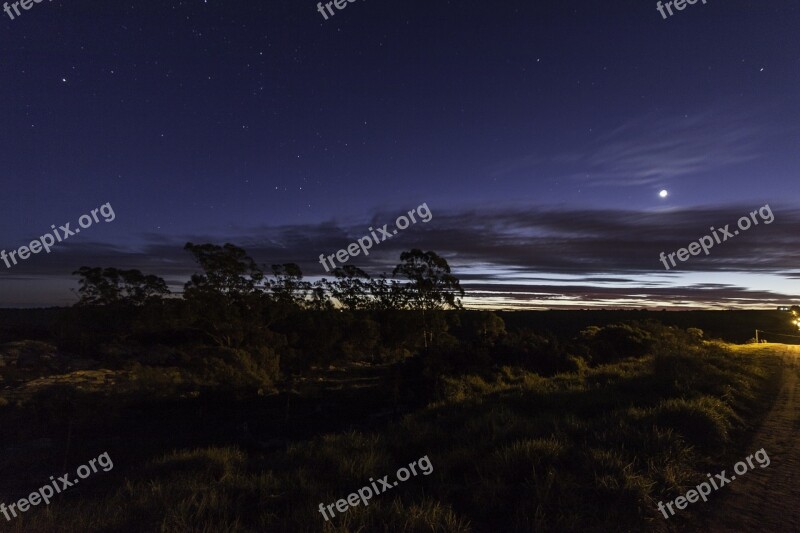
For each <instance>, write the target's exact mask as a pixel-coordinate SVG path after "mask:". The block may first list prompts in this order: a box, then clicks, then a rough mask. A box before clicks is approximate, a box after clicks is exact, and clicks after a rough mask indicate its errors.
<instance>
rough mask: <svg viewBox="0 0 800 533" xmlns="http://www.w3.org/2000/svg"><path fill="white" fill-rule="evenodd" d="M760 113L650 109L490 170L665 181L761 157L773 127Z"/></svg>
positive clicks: (592, 180) (626, 182)
mask: <svg viewBox="0 0 800 533" xmlns="http://www.w3.org/2000/svg"><path fill="white" fill-rule="evenodd" d="M758 117H759V115H758V114H757V112H756V111H755V110H751V111H749V112H744V111H741V110H738V109H730V108H728V107H725V106H718V107H717V109H714V110H710V111H703V112H698V113H694V114H691V115H689V114H678V113H674V114H673V115H671V116H670V117H665V116H664V115H663V114H662V115H660V116H659V115H656V114H649V115H645V116H641V117H637V118H633V119H630V120H628V121H627V122H625V123H624V124H621V125H619V126H617V127H616V128H614V129H612V130H610V131H608V132H607V133H605V134H601V135H598V136H597V137H596V138H595V139H593V140H592V141H591V142H589V143H587V145H585V146H582V147H581V149H580V151H566V152H562V153H559V154H555V155H552V156H549V157H548V156H544V155H542V154H529V155H525V156H521V157H517V158H514V159H511V160H509V161H505V162H502V163H498V164H497V165H495V166H494V167H493V168H491V169H489V174H490V176H493V177H497V176H501V175H504V174H510V173H514V172H519V171H522V170H531V169H537V170H540V171H545V170H546V173H547V175H558V176H562V177H564V178H567V179H575V180H579V181H580V182H581V183H584V184H591V185H604V186H641V185H654V184H660V183H663V182H665V181H667V180H671V179H674V178H683V177H686V176H694V175H699V174H704V173H708V172H711V171H718V170H721V169H725V168H729V167H731V166H733V165H738V164H742V163H745V162H748V161H752V160H755V159H757V158H758V154H759V150H758V146H759V143H762V142H764V140H765V136H766V132H767V127H766V126H762V125H759V124H761V122H763V121H762V120H760V119H759V118H758Z"/></svg>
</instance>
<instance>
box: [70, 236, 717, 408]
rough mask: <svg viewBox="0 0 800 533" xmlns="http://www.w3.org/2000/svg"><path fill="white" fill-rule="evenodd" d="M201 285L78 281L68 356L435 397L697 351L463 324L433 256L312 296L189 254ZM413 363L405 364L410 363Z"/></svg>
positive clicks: (231, 249) (355, 277)
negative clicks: (331, 373)
mask: <svg viewBox="0 0 800 533" xmlns="http://www.w3.org/2000/svg"><path fill="white" fill-rule="evenodd" d="M185 249H186V250H187V251H188V252H189V253H191V254H192V256H193V257H194V259H195V261H196V262H197V265H198V267H199V272H197V273H195V274H194V275H192V276H191V279H190V280H189V281H188V282H187V283H186V284H185V286H184V290H183V294H182V295H172V294H170V291H169V290H168V287H167V284H166V283H165V281H164V280H163V279H161V278H159V277H157V276H153V275H145V274H143V273H141V272H139V271H136V270H119V269H115V268H90V267H82V268H81V269H79V270H78V271H76V272H75V274H76V275H77V276H79V278H80V283H79V289H78V294H79V296H80V301H79V302H78V303H77V304H76V305H75V306H74V307H72V308H70V309H69V310H68V311H67V312H66V313H65V314H64V315H63V317H62V319H61V320H60V321H59V325H58V328H57V329H58V332H57V339H58V343H59V345H60V347H61V348H62V349H64V350H65V351H69V352H72V353H79V354H84V355H86V356H88V357H92V358H99V359H103V362H104V364H110V365H113V364H117V365H121V366H125V365H130V364H131V363H132V362H135V363H136V364H139V365H144V366H146V367H147V368H151V367H172V368H180V369H182V370H186V371H188V372H189V373H190V374H191V375H192V376H193V378H192V379H195V383H204V384H208V385H212V386H217V385H225V386H231V385H232V386H237V387H239V386H241V385H246V386H253V387H257V388H264V387H268V388H270V387H273V386H274V384H275V383H277V382H278V381H279V380H280V379H281V378H283V379H284V380H285V381H288V382H289V383H290V382H291V381H292V379H294V377H295V376H298V375H304V374H306V373H307V372H308V371H309V370H310V368H311V367H312V366H315V365H316V366H319V365H327V364H330V363H333V362H340V361H345V360H350V361H356V360H358V361H365V360H366V361H372V362H398V361H403V362H405V363H406V364H405V365H404V368H405V369H406V370H408V372H410V374H411V375H413V376H415V377H424V378H425V379H427V380H428V383H429V384H432V385H433V388H432V389H430V390H429V392H431V391H432V390H434V389H436V388H437V386H436V384H437V383H438V382H439V379H440V377H441V376H443V375H455V374H463V373H469V372H473V373H475V372H478V373H480V372H486V371H492V370H493V369H497V368H498V367H500V366H503V365H508V366H516V367H521V368H525V369H527V370H530V371H533V372H537V373H539V374H542V375H553V374H556V373H559V372H575V371H580V370H581V368H584V367H586V366H589V365H596V364H603V363H610V362H613V361H616V360H619V359H622V358H626V357H636V356H641V355H645V354H647V353H649V352H650V351H651V350H652V349H653V347H654V346H655V344H654V343H655V341H656V339H662V340H663V339H667V338H676V335H677V336H678V337H680V338H681V339H683V340H682V341H681V343H683V344H686V343H690V344H691V343H693V342H697V340H699V339H700V338H701V337H702V335H703V334H702V332H701V331H700V330H690V331H689V332H688V333H687V332H685V331H680V330H678V329H677V328H671V327H667V326H664V325H663V324H660V323H658V322H654V321H643V322H639V323H632V324H612V325H607V326H603V327H596V326H593V327H589V328H586V329H584V330H582V331H581V332H580V334H579V335H570V336H566V337H565V336H558V337H557V336H555V335H552V334H550V333H547V332H542V331H534V330H533V329H531V328H530V327H529V326H523V327H515V328H514V329H513V330H511V331H507V329H506V324H505V322H504V321H503V320H502V319H501V318H500V317H499V316H498V315H497V314H494V313H491V312H481V311H467V310H464V309H463V306H462V304H461V299H462V298H463V296H464V291H463V289H462V288H461V286H460V283H459V280H458V279H457V278H456V277H455V276H454V275H453V274H452V272H451V269H450V266H449V265H448V263H447V261H446V260H445V259H443V258H442V257H440V256H438V255H437V254H436V253H434V252H423V251H421V250H418V249H413V250H409V251H406V252H403V253H402V254H401V255H400V263H398V265H397V266H396V267H395V268H394V269H393V271H392V273H391V275H390V276H387V275H385V274H384V275H381V276H379V277H371V276H369V275H368V274H367V273H365V272H364V271H363V270H361V269H359V268H357V267H355V266H345V267H342V268H339V269H337V270H336V271H335V272H333V275H334V278H333V279H331V280H328V279H321V280H319V281H317V282H315V283H310V282H308V281H305V280H304V279H303V273H302V271H301V269H300V268H299V267H298V265H296V264H293V263H288V264H279V265H272V266H271V269H270V271H271V272H270V273H267V272H266V271H265V270H266V269H265V268H262V267H259V266H258V265H257V264H256V262H255V261H254V260H253V259H252V258H251V257H250V256H249V255H248V254H247V253H246V252H245V250H243V249H242V248H239V247H237V246H234V245H232V244H226V245H224V246H218V245H213V244H202V245H196V244H192V243H188V244H187V245H186V247H185ZM415 356H416V357H415Z"/></svg>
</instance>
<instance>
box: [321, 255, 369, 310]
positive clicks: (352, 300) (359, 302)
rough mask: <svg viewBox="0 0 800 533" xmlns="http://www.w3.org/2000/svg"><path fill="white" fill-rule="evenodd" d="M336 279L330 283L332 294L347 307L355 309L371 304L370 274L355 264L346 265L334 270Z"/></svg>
mask: <svg viewBox="0 0 800 533" xmlns="http://www.w3.org/2000/svg"><path fill="white" fill-rule="evenodd" d="M333 275H334V276H336V281H335V282H333V283H330V284H329V285H330V290H331V294H332V295H333V297H334V298H336V299H337V300H338V301H339V303H340V304H342V306H343V307H344V308H345V309H348V310H350V311H354V310H356V309H366V308H367V307H368V306H369V301H370V297H369V290H370V277H369V274H367V273H366V272H364V271H363V270H361V269H360V268H358V267H356V266H353V265H345V266H344V267H339V268H337V269H335V270H334V271H333Z"/></svg>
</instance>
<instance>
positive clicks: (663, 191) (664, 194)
mask: <svg viewBox="0 0 800 533" xmlns="http://www.w3.org/2000/svg"><path fill="white" fill-rule="evenodd" d="M658 195H659V196H660V197H661V198H666V197H667V196H669V191H667V190H666V189H662V190H661V192H660V193H658Z"/></svg>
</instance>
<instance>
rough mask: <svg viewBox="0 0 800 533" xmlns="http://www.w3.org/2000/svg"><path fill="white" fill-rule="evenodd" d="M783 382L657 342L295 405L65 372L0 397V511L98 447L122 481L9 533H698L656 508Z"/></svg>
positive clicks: (730, 358) (310, 394)
mask: <svg viewBox="0 0 800 533" xmlns="http://www.w3.org/2000/svg"><path fill="white" fill-rule="evenodd" d="M777 368H778V364H777V362H776V361H775V359H774V358H771V357H768V356H763V357H754V356H752V355H749V354H748V353H739V352H736V351H732V350H729V349H727V348H726V347H725V346H724V345H722V344H721V343H715V342H697V343H694V344H691V345H688V344H683V343H679V342H677V341H675V340H670V339H661V340H660V341H659V342H658V343H657V344H656V345H655V347H654V348H653V349H652V350H650V353H648V354H647V355H644V356H641V357H633V358H627V359H623V360H621V361H618V362H614V363H610V364H600V365H594V366H589V365H586V364H580V365H579V367H578V368H576V369H575V370H574V371H572V372H569V373H561V374H556V375H551V376H547V377H546V376H542V375H539V374H536V373H533V372H530V371H527V370H524V369H522V368H519V367H511V366H503V367H495V368H487V369H485V371H483V372H480V373H470V374H466V375H450V376H439V379H437V380H436V381H435V382H434V385H433V389H431V388H430V383H428V382H423V381H414V380H406V377H404V376H405V374H407V372H406V373H405V374H404V371H403V370H402V369H401V368H399V367H398V366H392V365H383V366H370V365H350V366H347V367H340V368H330V369H320V370H319V372H318V374H317V375H314V376H308V377H306V378H305V379H304V380H302V381H299V382H298V383H297V384H296V387H295V392H294V393H293V394H290V395H287V394H282V395H278V394H266V395H252V396H244V397H238V398H235V399H233V398H231V397H229V396H214V395H207V394H201V395H199V396H196V395H192V394H183V393H179V391H180V390H181V388H180V387H178V386H177V385H175V383H178V382H180V377H179V376H178V377H175V376H173V377H172V378H170V377H164V376H163V375H162V374H161V373H158V375H152V374H148V373H147V372H142V371H141V369H140V370H135V369H134V370H131V371H129V372H128V374H123V373H121V372H115V373H113V374H114V375H112V376H111V377H107V376H105V375H104V376H103V377H102V378H97V379H94V378H92V380H88V381H91V382H92V383H94V385H91V384H90V383H88V381H87V379H88V378H87V376H86V375H85V373H84V374H81V373H80V372H76V373H68V374H65V375H61V377H60V378H59V379H55V378H50V382H47V380H45V382H41V381H40V382H39V385H38V386H37V387H31V388H30V389H29V390H26V392H24V393H21V392H19V390H20V389H19V388H18V387H17V388H16V389H15V390H17V393H16V396H15V395H12V394H9V392H8V389H7V390H6V391H4V396H6V397H7V398H6V399H5V400H0V402H2V403H0V405H3V404H5V405H4V406H3V407H0V424H2V427H3V432H2V437H0V439H2V441H0V444H2V446H3V449H4V451H5V452H6V453H5V454H4V457H3V459H2V464H1V465H0V468H2V469H1V470H0V471H1V472H3V474H2V475H0V502H6V503H7V504H8V503H11V502H13V501H16V500H17V499H19V498H21V497H24V496H27V495H28V494H29V493H30V492H31V491H34V490H36V489H37V488H38V487H39V486H41V485H43V484H45V483H46V482H47V480H48V478H49V476H51V475H57V476H58V475H61V474H62V473H66V472H74V471H75V468H76V467H77V466H79V465H81V464H83V463H85V462H86V461H87V460H88V459H90V458H92V457H96V456H97V455H99V454H100V453H103V452H108V453H109V455H110V457H111V458H112V459H113V460H114V464H115V468H114V469H113V470H112V471H110V472H100V473H97V474H94V475H93V476H92V477H90V478H88V479H87V480H86V481H84V482H83V483H82V484H81V486H80V487H75V488H72V489H70V490H69V491H67V492H65V493H64V494H62V495H61V496H59V497H58V499H56V500H55V501H54V502H53V503H52V504H51V505H50V506H48V507H46V508H45V507H42V506H40V507H38V508H35V509H33V510H32V511H28V512H27V513H26V514H24V515H22V516H21V517H19V518H16V519H14V520H13V521H12V522H10V523H3V530H10V531H19V532H22V531H43V532H48V531H175V532H177V531H198V532H199V531H204V532H205V531H207V532H211V531H214V532H218V531H222V532H224V531H231V532H232V531H243V532H244V531H276V532H277V531H281V532H283V531H330V532H333V531H340V532H366V531H387V532H389V531H392V532H394V531H397V532H399V531H404V532H416V531H419V532H422V531H443V532H444V531H464V532H466V531H476V532H483V531H612V530H613V531H642V530H650V531H653V530H654V531H667V530H687V529H694V528H696V527H697V526H698V525H700V524H701V523H702V516H701V514H697V513H702V509H701V508H699V507H698V506H695V507H698V509H689V510H686V511H684V512H682V514H681V515H680V516H677V517H674V518H672V519H671V520H670V521H666V520H664V519H663V518H662V517H661V515H660V514H659V513H658V512H657V510H656V504H657V502H658V501H659V500H660V499H667V498H669V499H672V498H674V497H675V496H677V495H679V494H682V493H684V492H685V491H686V489H687V488H688V487H692V486H694V485H696V484H697V483H698V482H699V481H702V480H704V479H705V473H706V472H710V471H718V470H719V467H720V465H726V464H729V463H730V462H731V459H732V458H737V457H739V456H741V455H742V454H743V452H744V451H748V452H749V451H750V450H749V449H748V448H747V446H748V438H749V435H750V433H751V432H752V430H753V429H754V428H755V427H756V425H757V423H758V420H759V418H760V416H762V415H763V412H764V410H765V409H766V408H767V407H768V406H769V404H770V402H771V398H772V395H773V394H774V393H775V389H774V378H775V376H776V372H777ZM137 372H138V374H137ZM95 377H96V376H95ZM37 379H39V380H41V379H42V378H41V377H38V378H37ZM403 380H405V381H403ZM110 383H116V384H117V385H116V386H110V385H109V384H110ZM170 383H172V385H170ZM28 386H29V387H30V384H29V383H28ZM398 389H401V390H400V391H398ZM423 456H427V457H429V459H430V461H431V464H432V465H433V473H432V474H431V475H429V476H417V477H412V478H411V479H410V480H408V481H406V482H405V483H401V484H400V485H399V486H397V487H394V488H393V489H392V490H391V491H390V492H388V493H386V494H381V495H378V496H375V497H374V498H373V499H372V500H371V501H370V505H369V506H368V507H364V506H357V507H354V508H351V509H350V510H348V511H347V512H345V513H344V514H341V515H338V516H337V517H336V518H335V519H334V520H333V521H331V522H326V521H325V520H324V519H323V518H322V516H321V515H320V513H319V512H318V505H319V504H320V503H325V504H328V503H332V502H335V501H336V500H338V499H340V498H346V497H347V495H348V494H350V493H353V492H355V491H357V490H358V489H359V488H361V487H363V486H365V485H368V484H369V479H370V478H375V479H378V478H380V477H383V476H385V475H391V476H392V477H393V476H394V473H395V472H396V471H397V469H398V468H399V467H401V466H405V465H407V464H408V463H409V462H411V461H413V460H415V459H417V458H419V457H423ZM0 523H2V522H0ZM670 528H671V529H670Z"/></svg>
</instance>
